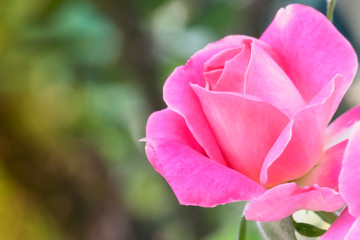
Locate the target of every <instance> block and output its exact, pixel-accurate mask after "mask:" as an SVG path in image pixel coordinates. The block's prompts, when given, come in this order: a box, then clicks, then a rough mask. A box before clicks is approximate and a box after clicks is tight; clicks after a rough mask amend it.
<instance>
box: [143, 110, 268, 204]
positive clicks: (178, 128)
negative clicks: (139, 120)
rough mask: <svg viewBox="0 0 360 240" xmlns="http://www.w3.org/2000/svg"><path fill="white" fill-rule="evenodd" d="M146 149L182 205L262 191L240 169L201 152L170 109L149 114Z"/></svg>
mask: <svg viewBox="0 0 360 240" xmlns="http://www.w3.org/2000/svg"><path fill="white" fill-rule="evenodd" d="M145 150H146V154H147V156H148V158H149V161H150V162H151V164H152V165H153V166H154V168H155V169H156V170H157V171H158V172H159V173H160V174H161V175H162V176H163V177H164V178H165V179H166V180H167V182H168V183H169V185H170V186H171V188H172V189H173V191H174V193H175V195H176V196H177V198H178V200H179V202H180V203H181V204H183V205H197V206H202V207H213V206H216V205H218V204H225V203H228V202H234V201H240V200H244V201H246V200H250V199H252V198H254V197H258V196H260V195H261V194H262V193H263V192H264V191H265V189H264V188H263V187H262V186H261V185H259V184H258V183H256V182H254V181H252V180H251V179H249V178H247V177H245V176H244V175H242V174H241V173H239V172H236V171H235V170H232V169H230V168H228V167H225V166H223V165H221V164H219V163H218V162H215V161H212V160H211V159H209V158H207V157H206V156H204V155H203V153H201V148H199V145H198V144H197V143H196V142H195V141H194V138H193V137H192V135H191V133H190V131H189V129H188V128H187V126H186V124H185V121H184V120H183V118H182V117H181V116H180V115H179V114H177V113H175V112H173V111H171V110H168V109H166V110H162V111H159V112H155V113H153V114H152V115H151V116H150V118H149V120H148V124H147V135H146V147H145Z"/></svg>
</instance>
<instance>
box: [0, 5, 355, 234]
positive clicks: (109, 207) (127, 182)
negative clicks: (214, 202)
mask: <svg viewBox="0 0 360 240" xmlns="http://www.w3.org/2000/svg"><path fill="white" fill-rule="evenodd" d="M294 2H301V3H303V4H306V5H311V6H314V7H315V8H317V9H319V10H320V11H322V12H325V9H326V1H325V0H313V1H280V0H222V1H220V0H31V1H29V0H1V2H0V239H1V240H63V239H66V240H68V239H69V240H135V239H136V240H147V239H149V240H197V239H202V240H218V239H220V240H221V239H234V236H235V234H236V232H237V228H238V222H239V220H240V218H241V209H242V207H243V204H241V203H232V204H228V205H225V206H219V207H216V208H212V209H205V208H198V207H184V206H180V205H179V204H178V202H177V200H176V198H175V196H174V194H173V193H172V191H171V189H170V187H169V186H168V185H167V183H166V182H165V180H163V178H162V177H161V176H160V175H159V174H157V173H156V172H155V171H154V169H153V168H152V167H151V165H150V164H149V162H148V161H147V159H146V156H145V154H144V143H142V142H139V141H138V140H139V139H141V138H142V137H144V135H145V124H146V119H147V117H148V116H149V114H150V113H151V112H153V111H155V110H159V109H161V108H163V107H164V103H163V100H162V97H161V92H162V85H163V83H164V81H165V80H166V78H167V76H168V75H169V74H170V73H171V72H172V70H173V69H174V68H175V67H176V66H178V65H182V64H184V63H185V62H186V60H187V59H188V58H189V57H190V56H191V55H192V54H193V53H194V52H195V51H197V50H199V49H201V48H203V47H204V46H205V45H206V44H207V43H209V42H212V41H216V40H218V39H220V38H222V37H224V36H225V35H229V34H246V35H251V36H255V37H259V36H260V35H261V33H262V32H263V30H264V29H265V28H266V27H267V25H268V24H269V23H270V21H271V20H272V18H273V17H274V15H275V13H276V11H277V9H278V8H280V7H283V6H286V5H287V4H289V3H294ZM359 3H360V2H359V1H357V0H347V1H341V0H339V1H338V5H337V7H336V11H335V22H334V23H335V25H336V26H337V27H338V29H339V30H341V31H342V32H343V34H344V35H345V36H346V37H347V38H348V39H349V40H350V41H351V43H352V44H353V46H354V48H355V49H356V50H357V52H358V53H359V43H360V19H359V17H360V15H359V14H358V11H359V9H360V4H359ZM359 91H360V85H359V84H358V81H355V83H354V84H353V86H352V88H351V89H350V91H349V93H348V94H347V96H346V98H345V100H344V101H343V103H342V104H341V108H340V110H339V112H338V113H341V112H344V111H345V110H347V109H349V108H350V107H352V106H355V105H357V104H360V94H359ZM254 229H255V226H254V224H252V225H250V231H249V232H248V239H250V240H256V239H260V238H259V236H258V234H257V233H256V231H254Z"/></svg>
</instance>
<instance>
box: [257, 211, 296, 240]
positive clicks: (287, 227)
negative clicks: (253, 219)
mask: <svg viewBox="0 0 360 240" xmlns="http://www.w3.org/2000/svg"><path fill="white" fill-rule="evenodd" d="M257 224H258V226H259V229H260V231H261V233H262V234H263V236H264V238H265V239H267V240H275V239H276V240H296V236H295V228H294V225H293V220H292V217H291V216H290V217H287V218H284V219H282V220H279V221H274V222H257Z"/></svg>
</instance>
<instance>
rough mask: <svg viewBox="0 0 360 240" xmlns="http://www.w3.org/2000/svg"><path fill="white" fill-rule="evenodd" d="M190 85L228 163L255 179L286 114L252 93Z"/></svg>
mask: <svg viewBox="0 0 360 240" xmlns="http://www.w3.org/2000/svg"><path fill="white" fill-rule="evenodd" d="M192 87H193V89H194V91H195V93H196V94H197V96H198V97H199V99H200V102H201V104H202V107H203V111H204V113H205V115H206V119H207V121H208V122H209V125H210V126H211V129H212V130H213V132H214V135H215V136H216V139H217V141H218V143H219V145H220V147H221V150H222V152H223V154H224V157H225V159H226V162H227V164H228V166H229V167H231V168H233V169H235V170H237V171H239V172H241V173H243V174H245V175H246V176H248V177H250V178H251V179H253V180H255V181H259V174H260V169H261V166H262V163H263V161H264V158H265V156H266V154H267V152H268V151H269V149H270V148H271V146H272V145H273V144H274V142H275V140H276V139H277V137H278V136H279V134H280V132H281V131H282V129H283V128H284V127H285V126H286V124H287V122H288V118H287V117H286V116H285V115H284V114H283V113H281V112H280V111H279V110H278V109H277V108H275V107H273V106H272V105H270V104H269V103H266V102H263V101H261V100H258V99H256V98H255V97H252V96H247V95H241V94H235V93H228V92H212V91H209V90H206V89H204V88H202V87H200V86H198V85H192Z"/></svg>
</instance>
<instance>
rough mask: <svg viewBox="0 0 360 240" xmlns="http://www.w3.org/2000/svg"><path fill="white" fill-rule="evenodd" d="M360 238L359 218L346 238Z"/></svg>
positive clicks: (356, 239)
mask: <svg viewBox="0 0 360 240" xmlns="http://www.w3.org/2000/svg"><path fill="white" fill-rule="evenodd" d="M359 237H360V218H357V219H356V220H355V222H354V224H353V225H352V226H351V228H350V230H349V232H348V233H347V234H346V236H345V240H359Z"/></svg>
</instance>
